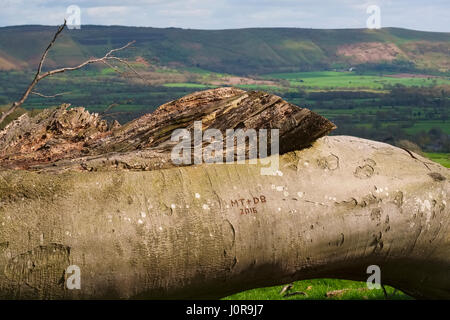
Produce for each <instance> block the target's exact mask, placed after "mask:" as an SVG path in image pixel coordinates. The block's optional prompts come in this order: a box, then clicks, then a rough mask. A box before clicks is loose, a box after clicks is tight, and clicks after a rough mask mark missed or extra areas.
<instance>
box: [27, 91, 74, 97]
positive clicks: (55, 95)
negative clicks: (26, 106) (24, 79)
mask: <svg viewBox="0 0 450 320" xmlns="http://www.w3.org/2000/svg"><path fill="white" fill-rule="evenodd" d="M68 93H70V92H62V93H57V94H54V95H51V96H48V95H45V94H42V93H39V92H36V91H31V94H34V95H36V96H39V97H42V98H55V97H59V96H63V95H65V94H68Z"/></svg>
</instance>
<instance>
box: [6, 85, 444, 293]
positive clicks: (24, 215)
mask: <svg viewBox="0 0 450 320" xmlns="http://www.w3.org/2000/svg"><path fill="white" fill-rule="evenodd" d="M238 97H239V98H238ZM236 101H240V102H241V103H245V106H246V107H245V108H242V109H240V108H239V103H236ZM224 104H226V105H227V106H230V107H231V106H232V107H231V109H229V108H228V107H226V108H223V107H222V106H223V105H224ZM261 105H265V106H266V107H265V108H262V107H261ZM252 106H255V108H256V109H255V110H257V111H259V114H264V112H268V114H269V115H270V116H269V117H272V119H273V120H272V122H270V121H269V122H270V123H267V121H262V119H263V118H262V117H261V116H256V117H254V116H253V115H254V113H253V112H249V113H245V112H246V110H247V109H250V108H252ZM262 109H264V111H262V112H260V111H261V110H262ZM225 110H228V112H230V113H229V114H228V117H225V115H223V116H222V112H225ZM48 112H50V111H48ZM52 112H59V113H60V114H61V115H63V116H62V118H59V117H57V118H58V119H66V120H61V121H59V122H58V124H56V123H55V127H56V128H57V129H54V127H52V126H51V125H50V126H49V127H48V125H47V124H46V125H45V126H44V127H45V129H46V133H45V134H46V135H47V134H49V135H51V137H45V138H44V137H42V136H40V135H41V133H42V132H41V131H39V130H40V129H39V128H40V127H39V125H38V124H39V123H40V122H34V121H33V120H32V119H28V118H27V117H26V116H24V117H23V118H21V119H19V120H18V122H16V123H12V124H10V125H9V127H8V128H6V129H5V130H4V131H3V132H1V133H0V141H1V142H0V150H2V151H1V154H0V156H1V158H0V159H1V160H0V161H1V164H2V167H3V168H4V169H3V170H2V171H0V182H1V184H0V296H1V297H2V298H50V299H59V298H64V299H76V298H86V299H89V298H156V299H166V298H218V297H223V296H226V295H229V294H231V293H234V292H239V291H242V290H246V289H250V288H255V287H261V286H269V285H275V284H282V283H290V282H292V281H295V280H300V279H311V278H317V277H334V278H345V279H354V280H366V279H367V277H368V275H367V274H366V269H367V267H368V266H369V265H374V264H375V265H378V266H380V268H381V278H382V282H383V283H384V284H390V285H393V286H394V287H396V288H399V289H401V290H403V291H405V292H406V293H408V294H410V295H412V296H414V297H418V298H450V273H449V272H450V237H449V234H450V233H449V231H450V230H449V229H450V226H449V221H450V220H449V214H450V210H449V207H448V205H447V203H448V202H449V201H450V196H449V194H450V193H449V188H450V184H449V179H450V173H449V170H448V169H446V168H444V167H442V166H440V165H438V164H435V163H433V162H431V161H428V160H426V159H424V158H422V157H420V156H419V155H416V154H414V153H408V152H407V151H405V150H403V149H399V148H396V147H393V146H390V145H387V144H383V143H379V142H374V141H368V140H364V139H359V138H353V137H344V136H335V137H322V138H319V139H318V140H316V139H315V138H318V137H320V136H322V135H323V134H325V133H326V132H328V131H329V130H331V128H332V127H333V125H332V124H330V123H329V122H328V121H326V120H322V119H323V118H321V117H319V116H317V115H315V114H313V113H311V112H309V111H305V109H299V108H296V107H294V106H292V105H289V104H287V103H285V102H283V101H282V100H281V99H279V98H278V97H274V96H270V95H267V94H262V93H252V92H250V93H245V92H242V91H239V90H237V89H217V90H215V91H214V90H213V91H207V92H203V93H197V94H196V95H192V96H188V97H185V98H184V100H178V101H175V102H172V103H169V104H166V105H164V106H162V107H161V108H160V109H159V110H158V111H156V112H155V113H154V114H152V115H147V116H144V117H143V118H140V119H138V120H136V121H133V122H131V123H129V124H127V125H125V126H122V127H120V128H115V129H109V128H108V125H107V124H106V123H103V122H102V121H101V120H100V119H98V118H97V117H95V116H91V117H87V113H85V112H83V111H82V110H79V109H77V110H76V111H74V112H75V113H71V112H70V111H67V110H66V109H60V110H56V111H52ZM211 112H212V114H215V115H216V116H215V117H211V116H209V117H208V115H210V114H211ZM74 114H76V115H77V116H74ZM80 115H81V118H83V119H85V120H83V121H81V122H78V120H76V119H78V116H80ZM197 115H198V116H197ZM237 115H241V116H240V119H239V121H238V122H237V121H235V120H233V119H235V117H237ZM278 115H279V116H280V117H279V118H278V120H275V119H277V116H278ZM282 115H284V116H285V117H284V118H283V117H282ZM297 116H298V117H299V119H302V120H299V121H298V122H291V121H290V120H289V119H291V118H292V117H294V118H296V117H297ZM84 117H87V118H84ZM192 117H195V118H196V119H198V117H200V118H202V119H203V122H204V124H205V125H206V126H210V127H218V126H221V125H222V124H224V127H221V128H226V126H228V125H229V123H233V125H234V124H236V122H237V123H238V124H239V123H241V122H243V124H244V126H247V125H248V127H250V125H252V126H253V124H254V127H258V126H261V127H264V126H266V125H267V126H269V127H281V128H283V126H287V127H284V128H287V129H286V130H284V131H283V130H280V144H281V145H283V144H284V143H283V141H287V142H288V143H286V144H285V146H284V154H283V155H282V156H280V158H281V159H280V170H279V172H278V174H277V175H275V176H262V175H261V174H260V167H261V164H258V165H251V164H237V163H235V164H202V165H195V166H187V167H172V168H170V165H168V166H167V169H164V170H152V171H150V172H144V171H143V170H145V169H146V168H150V169H149V170H151V169H152V167H151V165H148V163H150V162H151V161H150V160H151V159H150V160H149V158H146V157H141V156H140V154H141V153H146V152H147V153H150V152H155V153H157V154H158V155H157V156H155V157H154V158H152V159H157V160H158V161H160V160H161V157H160V156H161V155H167V149H166V147H164V148H160V149H158V146H161V145H164V143H165V142H167V141H168V139H169V137H170V134H169V132H170V130H173V129H174V128H175V127H186V126H187V124H189V123H191V122H192V121H193V118H192ZM50 118H51V117H50ZM50 118H49V119H50ZM260 118H261V122H258V121H257V120H259V119H260ZM225 119H227V121H231V122H226V121H225ZM251 119H253V120H251ZM311 119H315V120H316V121H315V124H317V121H322V124H323V125H324V126H318V127H315V126H312V125H315V124H309V125H308V124H307V122H308V121H311ZM242 120H244V121H242ZM40 121H43V122H44V123H46V122H45V121H46V120H45V119H43V118H41V120H40ZM208 121H210V122H208ZM19 123H22V125H23V128H25V127H27V126H28V125H29V127H28V128H29V129H32V130H31V131H30V134H29V135H27V137H25V135H24V134H23V131H21V129H20V128H19V127H18V125H19ZM52 123H54V122H52ZM81 123H89V124H90V125H87V126H86V127H83V126H81V127H82V129H80V128H79V127H80V124H81ZM170 123H172V124H173V126H171V127H170V130H166V131H162V130H161V128H168V124H170ZM255 123H256V124H255ZM236 125H237V124H236ZM289 125H290V126H291V127H289ZM240 126H242V125H240ZM324 127H326V128H328V129H327V130H324V129H323V128H324ZM299 128H308V129H307V130H310V131H302V130H300V129H299ZM314 128H316V129H314ZM25 131H27V130H25ZM27 132H28V131H27ZM282 132H284V134H282ZM309 132H311V133H312V136H314V135H315V136H314V137H311V136H309V137H310V138H308V133H309ZM74 133H76V134H74ZM157 134H158V135H157ZM302 134H303V135H304V136H302ZM78 135H79V137H80V138H79V139H80V140H79V141H78V140H76V139H75V140H74V136H78ZM295 136H297V137H298V140H295V139H294V137H295ZM30 137H38V138H39V137H40V139H38V140H34V139H32V138H30ZM284 139H285V140H284ZM169 140H170V139H169ZM314 140H316V141H314ZM33 143H37V144H38V145H39V146H40V148H38V149H39V150H38V149H33V148H32V144H33ZM292 144H293V145H292ZM311 144H312V146H309V145H311ZM45 145H47V146H48V147H46V148H44V149H42V148H41V146H45ZM83 148H88V150H89V156H83V151H82V150H83ZM299 149H301V150H299ZM5 150H6V151H5ZM105 154H106V155H105ZM17 155H20V156H17ZM113 157H116V158H117V159H121V160H124V161H123V163H126V164H127V166H125V165H124V166H120V165H113V164H112V163H114V161H112V162H111V163H109V162H108V161H109V160H107V159H111V158H113ZM273 157H274V156H273ZM72 159H75V160H74V161H73V162H74V163H75V164H73V163H72V162H71V161H72ZM79 159H83V160H79ZM94 159H97V160H98V161H97V162H96V161H95V160H94ZM80 163H85V164H88V166H87V168H89V166H91V167H90V168H91V169H89V170H86V165H85V166H84V167H83V166H82V165H80ZM118 163H120V162H119V161H118ZM133 163H139V164H141V166H136V167H134V166H133V165H132V164H133ZM155 168H156V167H155ZM14 169H15V170H14ZM246 209H247V210H246ZM69 265H77V266H79V267H80V269H81V289H80V290H69V289H67V288H66V286H65V280H66V279H67V277H68V275H67V274H65V269H66V268H67V267H68V266H69Z"/></svg>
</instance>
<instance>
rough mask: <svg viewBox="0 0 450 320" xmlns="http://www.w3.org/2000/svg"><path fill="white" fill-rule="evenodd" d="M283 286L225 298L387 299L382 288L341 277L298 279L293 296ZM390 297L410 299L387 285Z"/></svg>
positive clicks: (249, 291)
mask: <svg viewBox="0 0 450 320" xmlns="http://www.w3.org/2000/svg"><path fill="white" fill-rule="evenodd" d="M283 287H284V285H282V286H274V287H268V288H261V289H254V290H248V291H244V292H241V293H237V294H234V295H232V296H229V297H226V298H224V300H322V299H330V300H341V299H345V300H362V299H363V300H366V299H368V300H384V299H386V297H385V295H384V292H383V290H382V289H373V290H369V289H368V288H367V285H366V283H365V282H358V281H349V280H339V279H314V280H304V281H298V282H295V283H294V284H293V288H292V289H291V290H290V291H289V292H302V293H300V294H295V295H292V296H287V297H285V296H283V295H281V294H280V292H281V290H282V289H283ZM385 289H386V292H387V297H388V299H395V300H409V299H412V298H411V297H409V296H408V295H406V294H404V293H402V292H401V291H399V290H395V289H394V288H392V287H389V286H385Z"/></svg>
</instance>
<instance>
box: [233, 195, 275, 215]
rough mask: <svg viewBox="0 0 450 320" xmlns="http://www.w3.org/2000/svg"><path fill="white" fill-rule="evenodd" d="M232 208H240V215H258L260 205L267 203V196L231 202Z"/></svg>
mask: <svg viewBox="0 0 450 320" xmlns="http://www.w3.org/2000/svg"><path fill="white" fill-rule="evenodd" d="M230 202H231V207H232V208H238V209H239V213H240V214H249V213H258V210H257V209H256V208H257V206H258V205H261V204H265V203H266V202H267V199H266V196H264V195H260V196H259V197H252V198H241V199H234V200H230Z"/></svg>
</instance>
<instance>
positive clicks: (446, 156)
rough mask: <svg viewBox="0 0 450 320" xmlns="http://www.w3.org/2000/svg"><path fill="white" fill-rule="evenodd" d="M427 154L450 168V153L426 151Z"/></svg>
mask: <svg viewBox="0 0 450 320" xmlns="http://www.w3.org/2000/svg"><path fill="white" fill-rule="evenodd" d="M425 155H426V156H427V157H428V158H430V159H431V160H433V161H434V162H437V163H440V164H442V165H443V166H444V167H447V168H450V153H425Z"/></svg>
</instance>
